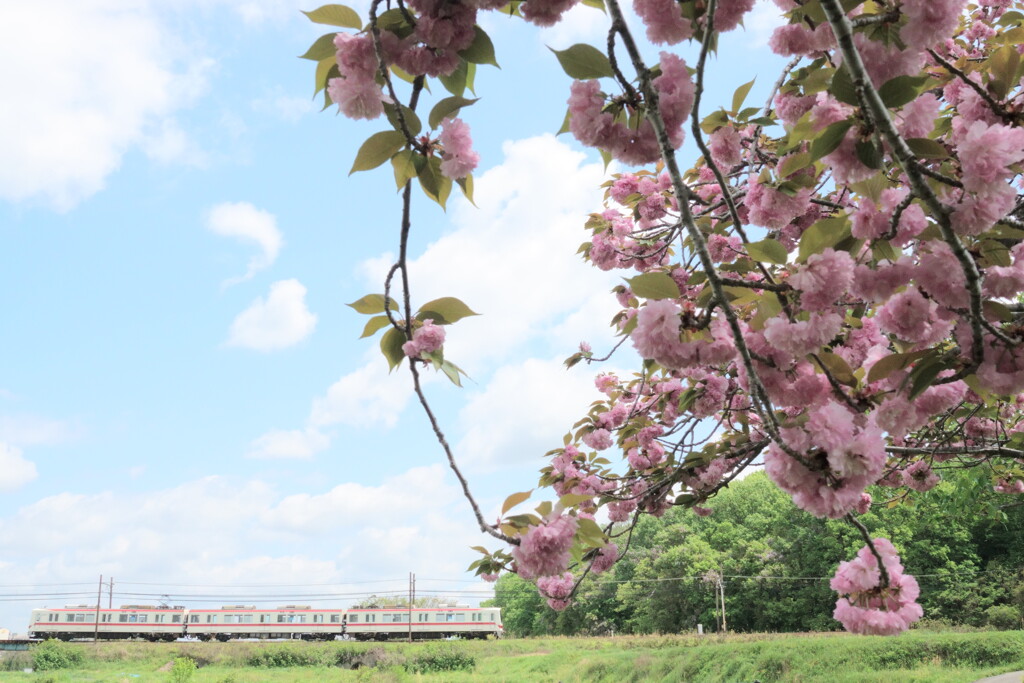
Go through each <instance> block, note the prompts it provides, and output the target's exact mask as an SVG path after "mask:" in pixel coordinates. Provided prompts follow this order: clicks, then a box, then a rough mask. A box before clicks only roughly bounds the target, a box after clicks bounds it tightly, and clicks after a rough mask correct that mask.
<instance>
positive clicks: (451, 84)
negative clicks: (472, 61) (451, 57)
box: [437, 59, 472, 97]
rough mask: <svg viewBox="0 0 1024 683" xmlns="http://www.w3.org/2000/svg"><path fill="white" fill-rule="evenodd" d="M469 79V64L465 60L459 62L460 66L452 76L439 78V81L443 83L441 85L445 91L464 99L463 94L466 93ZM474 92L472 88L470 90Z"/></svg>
mask: <svg viewBox="0 0 1024 683" xmlns="http://www.w3.org/2000/svg"><path fill="white" fill-rule="evenodd" d="M468 77H469V62H467V61H466V60H465V59H463V60H462V61H461V62H459V66H458V67H457V68H456V69H455V71H453V72H452V73H451V74H449V75H447V76H444V75H441V76H438V77H437V80H439V81H441V85H443V86H444V87H445V90H447V91H448V92H450V93H451V94H453V95H456V96H458V97H462V94H463V93H464V92H466V83H467V79H468ZM470 89H471V90H472V88H470Z"/></svg>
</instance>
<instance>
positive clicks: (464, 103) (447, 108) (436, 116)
mask: <svg viewBox="0 0 1024 683" xmlns="http://www.w3.org/2000/svg"><path fill="white" fill-rule="evenodd" d="M479 99H480V98H475V99H472V100H470V99H467V98H465V97H458V96H457V95H453V96H451V97H446V98H444V99H443V100H441V101H440V102H438V103H437V104H435V105H434V108H433V109H431V110H430V116H428V117H427V123H428V124H429V125H430V129H431V130H433V129H435V128H437V127H438V126H440V125H441V121H443V120H445V119H446V118H448V117H449V116H452V115H453V114H457V113H458V111H459V110H460V109H462V108H463V107H468V106H470V105H471V104H473V103H475V102H478V101H479Z"/></svg>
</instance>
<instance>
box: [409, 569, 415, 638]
mask: <svg viewBox="0 0 1024 683" xmlns="http://www.w3.org/2000/svg"><path fill="white" fill-rule="evenodd" d="M415 601H416V575H415V574H413V573H412V572H409V642H410V643H411V642H412V606H413V603H414V602H415Z"/></svg>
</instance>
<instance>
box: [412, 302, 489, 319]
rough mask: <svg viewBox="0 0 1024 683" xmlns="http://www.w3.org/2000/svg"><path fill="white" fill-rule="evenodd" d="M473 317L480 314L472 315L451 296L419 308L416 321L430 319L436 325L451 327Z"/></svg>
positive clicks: (466, 307) (472, 313) (468, 309)
mask: <svg viewBox="0 0 1024 683" xmlns="http://www.w3.org/2000/svg"><path fill="white" fill-rule="evenodd" d="M473 315H480V314H479V313H474V312H473V311H472V310H471V309H470V307H469V306H467V305H466V304H464V303H462V301H460V300H459V299H456V298H455V297H453V296H443V297H441V298H440V299H434V300H433V301H428V302H427V303H425V304H423V305H422V306H420V310H419V311H417V312H416V319H417V320H426V319H428V318H430V319H431V320H433V321H434V323H435V324H437V325H451V324H452V323H457V322H458V321H460V320H462V319H463V318H468V317H470V316H473Z"/></svg>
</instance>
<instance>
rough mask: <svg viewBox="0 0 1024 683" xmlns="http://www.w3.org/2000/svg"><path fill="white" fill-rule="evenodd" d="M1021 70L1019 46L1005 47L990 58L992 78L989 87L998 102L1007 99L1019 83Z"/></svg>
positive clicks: (989, 66)
mask: <svg viewBox="0 0 1024 683" xmlns="http://www.w3.org/2000/svg"><path fill="white" fill-rule="evenodd" d="M1019 68H1020V53H1019V52H1017V45H1003V46H1002V47H1001V48H999V49H998V50H996V51H995V52H994V53H993V54H992V56H991V57H989V58H988V69H989V73H990V74H992V77H991V78H990V79H989V83H988V84H989V87H990V88H992V94H993V95H995V97H996V99H997V100H1001V99H1003V98H1004V97H1006V95H1007V93H1009V92H1010V88H1012V87H1013V86H1014V85H1015V84H1016V82H1017V71H1018V69H1019Z"/></svg>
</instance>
